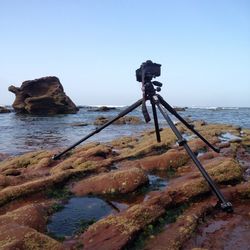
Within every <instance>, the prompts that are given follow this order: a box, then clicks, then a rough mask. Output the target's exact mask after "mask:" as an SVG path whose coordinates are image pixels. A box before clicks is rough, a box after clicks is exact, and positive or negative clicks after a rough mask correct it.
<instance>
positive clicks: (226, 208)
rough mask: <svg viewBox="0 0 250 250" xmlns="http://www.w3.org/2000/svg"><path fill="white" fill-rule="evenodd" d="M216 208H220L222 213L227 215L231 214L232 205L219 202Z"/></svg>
mask: <svg viewBox="0 0 250 250" xmlns="http://www.w3.org/2000/svg"><path fill="white" fill-rule="evenodd" d="M217 206H218V207H219V208H221V209H222V210H223V211H225V212H227V213H233V211H234V210H233V206H232V203H231V202H228V201H227V202H223V203H220V202H219V201H218V203H217Z"/></svg>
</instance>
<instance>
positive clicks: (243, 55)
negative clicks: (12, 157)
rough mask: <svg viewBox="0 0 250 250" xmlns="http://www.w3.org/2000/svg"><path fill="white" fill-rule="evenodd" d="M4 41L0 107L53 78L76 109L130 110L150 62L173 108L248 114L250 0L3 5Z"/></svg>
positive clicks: (10, 0) (2, 1)
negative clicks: (29, 84) (242, 109)
mask: <svg viewBox="0 0 250 250" xmlns="http://www.w3.org/2000/svg"><path fill="white" fill-rule="evenodd" d="M0 34H1V35H0V104H11V103H12V102H13V100H14V94H12V93H10V92H8V90H7V89H8V86H9V85H11V84H14V85H15V86H20V85H21V83H22V82H23V81H25V80H31V79H35V78H39V77H43V76H49V75H55V76H57V77H59V79H60V80H61V83H62V84H63V86H64V89H65V92H66V93H67V95H69V96H70V97H71V99H72V100H73V101H74V102H75V103H76V104H78V105H81V104H82V105H83V104H90V105H93V104H111V105H123V104H124V105H128V104H131V103H133V102H135V101H136V100H137V99H138V98H140V97H141V90H140V88H141V86H140V83H138V82H136V80H135V70H136V69H137V68H138V67H139V66H140V64H141V63H142V62H143V61H145V60H148V59H151V60H153V61H154V62H157V63H160V64H162V74H161V77H159V78H158V79H157V80H159V81H162V82H163V83H164V86H163V90H162V92H161V94H162V96H163V97H164V98H165V100H166V101H167V102H169V103H170V104H171V105H174V106H248V107H250V1H249V0H245V1H244V0H234V1H231V0H196V1H193V0H186V1H184V0H176V1H174V0H172V1H168V0H162V1H158V0H154V1H148V0H126V1H125V0H82V1H80V0H67V1H66V0H65V1H63V0H40V1H39V0H33V1H31V0H19V1H17V0H16V1H14V0H0Z"/></svg>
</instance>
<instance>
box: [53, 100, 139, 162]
mask: <svg viewBox="0 0 250 250" xmlns="http://www.w3.org/2000/svg"><path fill="white" fill-rule="evenodd" d="M142 102H143V99H140V100H138V101H137V102H135V103H134V104H132V105H131V106H129V107H128V108H126V109H125V110H124V111H122V112H121V113H120V114H118V115H117V116H116V117H115V118H113V119H112V120H110V121H108V122H107V123H105V124H104V125H103V126H101V127H99V128H97V129H96V130H94V131H93V132H91V133H90V134H88V135H86V136H85V137H84V138H82V139H81V140H79V141H77V142H76V143H74V144H73V145H71V146H70V147H68V148H67V149H65V150H64V151H63V152H61V153H59V154H57V155H54V156H53V158H52V159H53V160H58V159H59V158H60V157H61V156H62V155H64V154H65V153H67V152H68V151H70V150H71V149H73V148H75V147H76V146H77V145H79V144H80V143H82V142H83V141H86V140H87V139H88V138H90V137H91V136H93V135H94V134H97V133H99V132H100V131H102V130H103V129H104V128H106V127H108V126H109V125H110V124H111V123H113V122H115V121H116V120H118V119H120V118H121V117H123V116H125V115H126V114H128V113H129V112H131V111H133V110H134V109H136V108H137V107H139V106H140V105H141V104H142Z"/></svg>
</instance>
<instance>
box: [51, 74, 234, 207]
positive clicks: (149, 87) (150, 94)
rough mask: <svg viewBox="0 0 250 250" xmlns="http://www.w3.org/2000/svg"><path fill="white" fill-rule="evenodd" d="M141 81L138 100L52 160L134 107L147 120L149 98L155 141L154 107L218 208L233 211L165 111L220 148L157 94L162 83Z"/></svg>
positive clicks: (157, 125) (149, 79)
mask: <svg viewBox="0 0 250 250" xmlns="http://www.w3.org/2000/svg"><path fill="white" fill-rule="evenodd" d="M142 83H143V84H142V91H143V98H142V99H140V100H138V101H137V102H135V103H134V104H132V105H131V106H129V107H128V108H126V109H125V110H124V111H122V112H121V113H119V114H118V115H117V116H116V117H115V118H113V119H112V120H110V121H108V122H107V123H105V124H104V125H102V126H101V127H99V128H97V129H96V130H94V131H93V132H91V133H90V134H88V135H87V136H85V137H84V138H82V139H81V140H79V141H77V142H76V143H74V144H73V145H72V146H70V147H69V148H67V149H65V150H64V151H63V152H61V153H59V154H57V155H54V156H53V160H57V159H59V158H60V157H61V156H62V155H64V154H65V153H67V152H68V151H70V150H71V149H73V148H75V147H76V146H77V145H79V144H80V143H82V142H83V141H85V140H87V139H88V138H90V137H91V136H93V135H94V134H96V133H99V132H100V131H101V130H103V129H104V128H106V127H108V126H109V125H110V124H112V123H113V122H115V121H116V120H118V119H119V118H121V117H123V116H125V115H126V114H128V113H130V112H131V111H133V110H134V109H136V108H137V107H139V106H140V105H142V113H143V115H144V118H145V121H146V122H149V121H150V116H149V114H148V111H147V107H146V101H147V100H149V101H150V103H151V106H152V112H153V118H154V126H155V132H156V139H157V141H158V142H160V141H161V137H160V130H159V124H158V118H157V111H156V107H157V108H158V110H159V111H160V113H161V114H162V116H163V117H164V118H165V120H166V121H167V123H168V124H169V126H170V128H171V129H172V131H173V132H174V134H175V135H176V137H177V139H178V141H177V142H178V144H179V145H180V146H183V147H184V149H185V150H186V151H187V153H188V155H189V156H190V158H191V159H192V160H193V162H194V163H195V165H196V166H197V168H198V169H199V171H200V172H201V174H202V175H203V177H204V178H205V180H206V181H207V183H208V184H209V186H210V188H211V189H212V191H213V192H214V194H215V195H216V196H217V198H218V205H219V206H220V208H221V209H222V210H224V211H227V212H232V211H233V207H232V204H231V203H230V202H228V201H226V200H225V198H224V196H223V194H222V193H221V192H220V190H219V189H218V188H217V187H216V185H215V183H214V181H213V180H212V179H211V177H210V176H209V174H208V173H207V172H206V170H205V169H204V167H203V166H202V165H201V163H200V161H199V160H198V159H197V157H196V155H195V154H194V153H193V151H192V150H191V149H190V147H189V146H188V144H187V141H186V140H185V139H184V138H183V136H182V135H181V133H180V132H179V130H178V129H177V128H176V126H175V125H174V123H173V121H172V120H171V119H170V117H169V115H168V113H167V111H169V112H170V113H171V114H172V115H174V116H175V117H176V118H177V119H178V120H179V121H181V122H182V123H183V124H184V125H185V126H186V127H187V128H188V129H190V130H191V131H192V132H193V133H194V134H195V135H197V136H198V137H199V138H200V139H201V140H202V141H204V142H205V143H206V144H207V145H208V146H209V147H210V148H211V149H213V150H214V151H215V152H217V153H219V152H220V150H219V149H218V148H216V147H214V146H213V145H211V144H210V143H209V142H208V141H207V140H206V139H205V138H204V137H203V136H202V135H201V134H199V133H198V132H197V131H196V130H195V129H194V127H193V126H192V125H190V124H188V123H187V122H186V121H185V120H184V119H183V118H182V117H181V116H180V115H179V114H178V113H177V112H176V111H175V110H174V109H173V108H172V107H171V106H170V105H169V104H168V103H167V102H166V101H165V100H164V99H163V98H162V97H161V96H160V95H159V94H157V93H156V92H159V91H160V90H161V88H160V87H161V86H162V83H160V82H157V81H152V77H147V79H146V78H144V79H143V81H142ZM154 86H156V87H154Z"/></svg>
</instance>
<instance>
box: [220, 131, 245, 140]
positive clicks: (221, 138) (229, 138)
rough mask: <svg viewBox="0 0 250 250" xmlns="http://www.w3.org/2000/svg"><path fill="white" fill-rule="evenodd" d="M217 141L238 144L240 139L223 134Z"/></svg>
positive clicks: (227, 133)
mask: <svg viewBox="0 0 250 250" xmlns="http://www.w3.org/2000/svg"><path fill="white" fill-rule="evenodd" d="M219 139H220V140H221V141H223V142H239V141H241V138H240V137H239V136H236V135H233V134H231V133H229V132H226V133H223V134H221V135H220V136H219Z"/></svg>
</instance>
